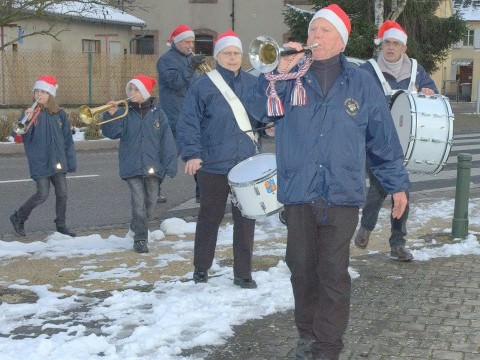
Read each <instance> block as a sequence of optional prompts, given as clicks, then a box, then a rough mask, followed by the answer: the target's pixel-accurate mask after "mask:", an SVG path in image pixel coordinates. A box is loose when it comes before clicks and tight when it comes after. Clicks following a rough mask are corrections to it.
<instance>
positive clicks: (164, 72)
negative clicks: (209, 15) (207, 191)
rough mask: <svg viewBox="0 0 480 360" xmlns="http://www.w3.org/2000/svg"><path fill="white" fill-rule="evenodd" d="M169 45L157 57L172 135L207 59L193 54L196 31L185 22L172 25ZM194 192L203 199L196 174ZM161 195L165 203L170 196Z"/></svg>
mask: <svg viewBox="0 0 480 360" xmlns="http://www.w3.org/2000/svg"><path fill="white" fill-rule="evenodd" d="M168 45H169V46H170V49H169V50H168V51H167V52H166V53H165V54H163V55H162V56H160V57H159V58H158V61H157V72H158V91H159V94H160V106H161V107H162V109H163V110H164V111H165V114H166V115H167V117H168V122H169V123H170V128H171V130H172V134H173V137H176V125H177V121H178V117H179V116H180V111H181V109H182V105H183V101H184V99H185V94H186V93H187V90H188V88H189V87H190V84H191V83H192V82H193V81H194V80H195V79H197V78H198V76H199V74H198V72H197V69H198V68H199V66H200V65H201V64H203V63H204V62H205V56H204V55H194V52H195V33H194V32H193V30H192V29H190V27H188V26H187V25H185V24H179V25H178V26H176V27H175V29H173V31H172V33H171V34H170V38H169V41H168ZM194 178H195V196H196V200H197V202H200V194H199V191H200V190H199V188H198V184H197V177H196V176H195V177H194ZM159 192H160V195H159V197H158V201H159V202H161V203H163V202H166V201H167V198H166V197H165V196H163V195H162V193H161V188H159Z"/></svg>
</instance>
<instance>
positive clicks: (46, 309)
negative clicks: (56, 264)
mask: <svg viewBox="0 0 480 360" xmlns="http://www.w3.org/2000/svg"><path fill="white" fill-rule="evenodd" d="M453 206H454V203H453V200H442V201H438V202H435V203H429V204H415V206H413V207H412V210H411V214H410V218H409V230H410V235H409V237H408V245H410V246H411V247H412V249H413V254H414V256H415V260H416V261H428V260H430V259H433V258H436V257H448V256H452V255H462V254H478V255H480V244H479V243H478V241H477V237H476V236H475V235H476V234H478V231H479V230H478V229H480V211H479V208H480V199H473V200H472V201H471V203H470V209H469V211H470V219H469V220H470V222H469V223H470V229H472V228H473V229H476V231H477V233H475V231H473V232H471V233H470V234H469V235H468V237H467V238H466V239H455V240H454V241H453V242H451V243H448V244H443V245H440V244H439V243H438V242H437V240H436V239H435V238H434V237H433V239H432V238H431V237H430V238H429V239H428V240H424V239H422V238H421V236H420V237H419V236H418V235H416V234H418V233H421V232H422V231H423V233H424V234H425V233H430V234H432V233H433V234H443V235H447V234H448V233H450V231H451V229H450V228H449V222H450V224H451V220H449V219H451V218H452V216H453ZM433 223H435V224H439V225H437V226H438V228H430V227H429V226H431V225H430V224H433ZM388 224H389V219H388V210H387V209H386V208H385V209H382V212H381V214H380V221H379V228H380V229H382V228H383V229H385V228H386V227H387V226H388ZM425 227H427V229H428V230H431V231H427V232H425ZM232 229H233V228H232V224H229V223H227V224H226V225H224V226H222V227H221V229H220V232H219V239H218V243H217V249H218V248H221V247H231V239H232ZM194 231H195V223H187V222H185V221H183V220H182V219H175V218H174V219H167V220H165V221H164V222H163V223H162V224H161V226H160V229H155V230H154V231H152V232H151V233H150V241H151V242H152V243H162V242H165V243H169V244H168V245H171V247H170V249H171V251H172V253H165V254H156V255H155V256H158V262H157V265H156V266H158V267H162V266H165V265H166V264H168V263H169V262H172V261H189V260H186V259H187V258H186V257H185V256H183V254H185V253H186V252H190V254H191V251H192V249H193V241H192V240H189V239H191V238H192V236H191V234H192V233H193V232H194ZM188 234H190V237H188ZM165 235H168V239H171V238H172V236H173V237H174V238H175V239H176V241H171V240H167V239H166V238H165ZM285 236H286V228H285V226H283V225H282V224H281V223H280V222H279V221H278V218H277V217H276V216H275V215H274V216H271V217H269V218H266V219H264V220H262V221H258V223H257V227H256V232H255V241H256V245H255V255H257V256H259V255H272V256H282V255H283V254H284V251H285V241H284V239H285ZM281 239H283V240H281ZM131 244H132V239H131V235H129V234H127V235H126V236H125V237H119V236H114V235H110V236H109V237H107V238H102V237H101V236H100V235H99V234H91V235H89V236H82V237H77V238H75V239H72V238H69V237H66V236H63V235H61V234H58V233H54V234H52V235H50V236H48V237H47V238H46V239H44V240H43V241H35V242H31V243H22V242H17V241H14V242H6V241H2V240H0V262H1V265H2V266H8V263H9V262H11V261H14V260H15V259H17V260H18V259H19V258H25V259H27V260H28V259H32V260H33V259H41V258H49V259H58V258H62V257H79V258H87V257H92V256H99V255H101V254H109V253H112V254H113V253H118V252H125V251H127V252H131V251H132V250H131ZM142 266H145V265H144V264H143V263H142V262H140V263H139V264H138V265H137V267H133V268H129V267H128V266H127V265H126V264H124V263H119V264H118V267H116V268H114V269H110V270H109V271H103V272H100V271H97V269H96V266H95V261H91V262H90V266H87V265H85V266H83V268H82V271H83V273H82V274H81V278H82V279H95V278H98V279H102V278H114V279H131V280H132V281H133V282H135V281H136V283H137V284H142V279H136V278H137V277H138V274H139V273H138V270H139V269H140V268H141V267H142ZM189 268H191V265H189ZM63 271H69V269H63ZM211 272H212V274H214V275H215V276H212V277H211V278H210V279H209V282H208V283H206V284H197V285H196V284H194V283H193V281H187V280H188V279H191V276H192V273H191V271H190V272H187V273H185V274H183V275H182V276H179V277H169V280H168V281H157V282H155V283H154V284H152V285H153V287H152V289H151V290H149V291H142V290H134V289H128V290H123V291H118V290H115V291H112V292H111V293H108V294H109V295H108V296H107V297H105V296H104V297H102V296H98V297H96V296H95V292H92V291H91V289H88V288H82V287H80V286H73V285H72V286H68V287H65V288H64V290H65V293H61V292H58V291H57V292H54V291H51V290H50V289H51V288H52V286H51V284H33V283H30V282H28V281H27V280H25V279H17V280H16V281H15V283H13V284H6V282H5V280H4V278H1V277H0V284H2V285H4V286H7V287H8V288H10V289H19V290H22V289H23V290H29V291H31V292H33V293H35V294H36V295H37V296H38V300H37V301H36V302H35V303H11V304H10V303H5V302H4V303H2V304H0V353H1V354H2V355H1V358H2V360H13V359H29V360H36V359H42V360H43V359H49V360H57V359H58V360H64V359H67V358H68V359H69V360H94V359H102V360H114V359H122V360H129V359H142V360H143V359H145V360H146V359H163V360H168V359H183V357H182V356H181V353H182V349H189V348H192V347H195V346H206V345H219V344H221V343H222V342H223V341H225V339H226V338H228V337H229V336H231V335H232V334H233V332H232V326H233V325H236V324H241V323H243V322H245V321H247V320H249V319H255V318H260V317H263V316H266V315H268V314H272V313H275V312H279V311H285V310H288V309H292V308H293V296H292V291H291V286H290V280H289V276H290V273H289V270H288V268H287V266H286V265H285V263H284V262H283V261H279V262H278V263H277V264H276V265H274V266H272V267H270V268H269V269H268V270H266V271H257V272H255V273H254V274H253V277H254V279H255V280H256V281H257V284H258V288H257V289H255V290H244V289H239V288H238V287H235V286H234V285H233V284H232V278H233V273H232V268H231V267H229V266H222V265H220V263H219V262H217V261H215V262H214V265H213V267H212V269H211ZM350 273H351V275H352V278H353V279H355V278H356V277H358V276H361V274H359V273H358V272H357V271H356V270H355V269H354V268H351V269H350ZM353 281H355V280H353ZM143 283H144V282H143ZM72 292H73V295H71V293H72ZM67 293H68V294H67ZM19 327H21V328H22V330H23V334H25V332H27V333H28V329H31V334H30V336H22V337H21V338H16V337H15V331H16V329H18V328H19ZM38 333H41V335H39V336H38ZM27 335H28V334H27Z"/></svg>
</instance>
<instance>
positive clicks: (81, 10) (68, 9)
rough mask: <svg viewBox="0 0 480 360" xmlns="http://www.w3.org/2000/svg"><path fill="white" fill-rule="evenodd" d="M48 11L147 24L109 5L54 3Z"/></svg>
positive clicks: (126, 22) (106, 20)
mask: <svg viewBox="0 0 480 360" xmlns="http://www.w3.org/2000/svg"><path fill="white" fill-rule="evenodd" d="M47 11H48V12H52V13H54V14H61V15H66V16H74V17H85V18H88V19H95V20H99V21H105V22H114V23H125V24H130V25H136V26H145V22H144V21H143V20H141V19H139V18H137V17H136V16H133V15H130V14H127V13H126V12H124V11H122V10H120V9H117V8H114V7H111V6H107V5H99V4H85V3H81V2H77V1H73V2H67V3H58V4H52V5H51V6H49V7H48V8H47Z"/></svg>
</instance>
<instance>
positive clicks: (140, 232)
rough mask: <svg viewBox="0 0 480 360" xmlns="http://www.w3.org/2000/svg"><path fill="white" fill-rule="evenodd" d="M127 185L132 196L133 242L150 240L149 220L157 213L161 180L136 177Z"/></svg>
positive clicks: (153, 177) (129, 179) (131, 225)
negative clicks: (156, 207)
mask: <svg viewBox="0 0 480 360" xmlns="http://www.w3.org/2000/svg"><path fill="white" fill-rule="evenodd" d="M127 183H128V187H129V188H130V194H131V198H130V200H131V204H132V219H131V222H130V229H132V231H133V232H134V233H135V235H134V237H133V240H134V241H141V240H148V220H149V219H151V218H152V216H153V213H154V212H155V206H156V204H157V197H158V186H159V179H158V178H157V177H156V176H135V177H131V178H128V179H127Z"/></svg>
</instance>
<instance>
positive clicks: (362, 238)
mask: <svg viewBox="0 0 480 360" xmlns="http://www.w3.org/2000/svg"><path fill="white" fill-rule="evenodd" d="M371 233H372V232H371V231H368V230H367V229H365V228H364V227H363V226H361V227H360V229H358V232H357V236H355V241H354V242H355V246H356V247H358V248H360V249H365V248H366V247H367V245H368V241H369V240H370V234H371Z"/></svg>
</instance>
